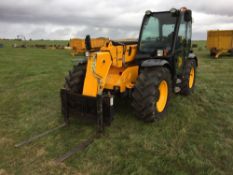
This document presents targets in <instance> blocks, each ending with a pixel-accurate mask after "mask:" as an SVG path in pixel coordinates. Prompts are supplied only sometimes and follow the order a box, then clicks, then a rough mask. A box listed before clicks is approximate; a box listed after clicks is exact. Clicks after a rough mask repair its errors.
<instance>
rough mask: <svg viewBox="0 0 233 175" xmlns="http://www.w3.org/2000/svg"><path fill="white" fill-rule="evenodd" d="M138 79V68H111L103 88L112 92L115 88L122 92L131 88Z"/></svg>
mask: <svg viewBox="0 0 233 175" xmlns="http://www.w3.org/2000/svg"><path fill="white" fill-rule="evenodd" d="M137 78H138V66H130V67H127V68H116V67H113V66H112V67H111V68H110V70H109V74H108V76H107V79H106V84H105V86H104V88H106V89H109V90H113V89H114V88H115V87H118V88H119V89H120V92H124V91H125V90H126V88H129V89H131V88H133V87H134V84H135V82H136V80H137Z"/></svg>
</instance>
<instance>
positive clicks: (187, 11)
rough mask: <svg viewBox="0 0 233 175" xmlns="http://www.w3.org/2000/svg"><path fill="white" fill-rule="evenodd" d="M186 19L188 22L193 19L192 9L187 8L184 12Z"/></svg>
mask: <svg viewBox="0 0 233 175" xmlns="http://www.w3.org/2000/svg"><path fill="white" fill-rule="evenodd" d="M184 20H185V21H186V22H189V21H192V11H191V10H186V11H185V13H184Z"/></svg>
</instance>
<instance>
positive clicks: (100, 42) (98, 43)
mask: <svg viewBox="0 0 233 175" xmlns="http://www.w3.org/2000/svg"><path fill="white" fill-rule="evenodd" d="M107 41H109V39H108V38H103V37H102V38H94V39H91V46H92V49H93V50H99V49H100V48H101V47H103V46H104V45H105V43H106V42H107ZM69 46H70V47H71V48H72V52H71V54H72V55H77V54H80V53H84V52H85V51H86V48H85V40H84V39H79V38H73V39H70V42H69Z"/></svg>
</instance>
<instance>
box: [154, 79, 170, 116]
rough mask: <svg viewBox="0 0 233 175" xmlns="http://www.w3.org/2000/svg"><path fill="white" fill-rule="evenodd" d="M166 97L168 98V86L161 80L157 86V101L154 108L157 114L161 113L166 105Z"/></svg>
mask: <svg viewBox="0 0 233 175" xmlns="http://www.w3.org/2000/svg"><path fill="white" fill-rule="evenodd" d="M167 97H168V85H167V82H166V81H165V80H163V81H161V83H160V85H159V99H158V101H157V102H156V108H157V111H158V112H163V110H164V108H165V106H166V104H167Z"/></svg>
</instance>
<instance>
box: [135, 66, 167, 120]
mask: <svg viewBox="0 0 233 175" xmlns="http://www.w3.org/2000/svg"><path fill="white" fill-rule="evenodd" d="M170 95H171V75H170V71H169V70H168V69H167V68H165V67H156V68H149V69H146V70H144V71H143V72H142V73H141V74H140V75H139V77H138V80H137V82H136V85H135V88H134V91H133V94H132V98H133V101H132V107H133V108H134V111H135V114H136V116H137V117H138V118H139V119H142V120H144V121H146V122H152V121H154V120H155V119H158V118H159V117H160V116H161V114H163V113H164V112H165V110H166V108H167V105H168V102H169V99H170Z"/></svg>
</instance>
